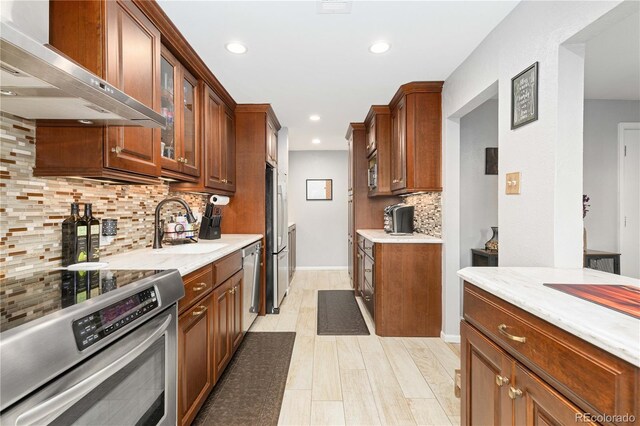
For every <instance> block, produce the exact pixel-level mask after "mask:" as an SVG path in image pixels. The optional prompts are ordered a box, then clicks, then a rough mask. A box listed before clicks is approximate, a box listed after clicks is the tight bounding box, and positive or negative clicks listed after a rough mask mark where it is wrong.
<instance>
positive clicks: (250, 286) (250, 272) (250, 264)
mask: <svg viewBox="0 0 640 426" xmlns="http://www.w3.org/2000/svg"><path fill="white" fill-rule="evenodd" d="M261 263H262V243H261V242H260V241H258V242H257V243H255V244H251V245H250V246H247V247H245V248H243V249H242V267H243V269H244V280H243V282H242V298H243V300H242V303H243V305H242V306H244V309H243V312H242V331H244V332H246V331H247V330H249V327H251V324H253V321H254V320H255V319H256V317H257V316H258V311H259V310H260V270H261V267H260V266H261Z"/></svg>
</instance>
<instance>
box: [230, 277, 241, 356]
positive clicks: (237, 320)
mask: <svg viewBox="0 0 640 426" xmlns="http://www.w3.org/2000/svg"><path fill="white" fill-rule="evenodd" d="M243 279H244V272H242V271H240V272H238V273H237V274H235V275H234V276H233V277H231V278H230V279H229V281H231V284H230V285H231V299H230V300H229V303H230V306H231V311H230V314H231V332H230V333H229V336H230V338H231V347H232V348H233V351H234V352H235V351H236V349H238V346H240V343H241V342H242V336H243V335H242V281H243Z"/></svg>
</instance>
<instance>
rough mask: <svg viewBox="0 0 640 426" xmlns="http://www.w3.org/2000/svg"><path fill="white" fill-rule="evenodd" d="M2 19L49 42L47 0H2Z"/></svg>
mask: <svg viewBox="0 0 640 426" xmlns="http://www.w3.org/2000/svg"><path fill="white" fill-rule="evenodd" d="M0 19H1V20H2V22H6V23H8V24H9V25H11V26H13V27H15V28H17V29H18V30H20V31H21V32H23V33H24V34H26V35H29V36H31V37H32V38H34V39H35V40H38V41H40V42H42V43H43V44H44V43H48V42H49V2H48V1H47V0H0Z"/></svg>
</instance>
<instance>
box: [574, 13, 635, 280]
mask: <svg viewBox="0 0 640 426" xmlns="http://www.w3.org/2000/svg"><path fill="white" fill-rule="evenodd" d="M624 6H625V7H626V9H625V11H626V13H623V14H622V13H621V14H615V15H612V16H609V17H607V19H601V20H600V21H601V22H597V23H595V24H594V30H593V31H592V33H591V34H590V35H589V37H588V38H587V39H586V41H585V57H584V132H583V194H585V195H586V196H587V197H589V201H588V202H587V203H586V204H587V206H586V207H585V208H586V215H585V216H584V227H585V230H586V235H587V238H586V246H585V259H587V260H586V263H587V265H588V266H591V267H594V268H595V269H602V270H604V271H606V272H616V273H620V274H621V275H624V276H629V277H634V278H640V225H639V222H640V208H639V206H640V201H639V199H640V188H639V182H640V175H639V171H640V157H638V150H639V148H638V145H639V143H638V142H637V140H638V138H639V137H640V136H639V135H640V123H638V122H639V121H640V25H638V22H640V12H639V11H638V6H637V5H624ZM631 6H634V7H633V8H632V9H630V8H631ZM614 18H615V19H614ZM596 30H597V31H596ZM613 64H615V66H612V65H613ZM625 145H626V151H627V153H626V156H625V153H624V150H625ZM602 252H604V253H602ZM611 256H613V258H615V257H616V256H617V258H618V259H619V267H616V266H615V264H614V262H613V260H611Z"/></svg>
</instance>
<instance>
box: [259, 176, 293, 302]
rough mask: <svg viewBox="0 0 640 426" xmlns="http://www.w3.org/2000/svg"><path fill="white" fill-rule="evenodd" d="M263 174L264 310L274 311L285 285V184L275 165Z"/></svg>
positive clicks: (287, 261) (287, 278)
mask: <svg viewBox="0 0 640 426" xmlns="http://www.w3.org/2000/svg"><path fill="white" fill-rule="evenodd" d="M265 177H266V179H265V180H266V185H267V188H266V190H267V199H266V210H267V211H266V218H267V223H266V233H267V235H266V258H267V268H266V270H267V313H271V314H277V313H279V312H280V304H281V303H282V299H284V296H285V295H286V293H287V290H288V289H289V249H288V248H287V243H288V241H289V234H288V223H287V186H286V175H285V174H284V173H278V169H276V168H273V167H271V166H267V169H266V176H265Z"/></svg>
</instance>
